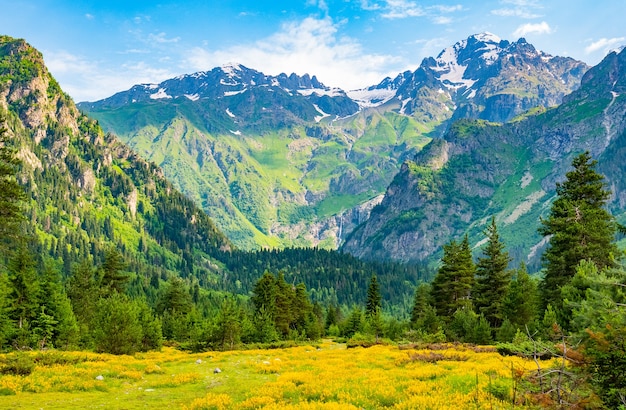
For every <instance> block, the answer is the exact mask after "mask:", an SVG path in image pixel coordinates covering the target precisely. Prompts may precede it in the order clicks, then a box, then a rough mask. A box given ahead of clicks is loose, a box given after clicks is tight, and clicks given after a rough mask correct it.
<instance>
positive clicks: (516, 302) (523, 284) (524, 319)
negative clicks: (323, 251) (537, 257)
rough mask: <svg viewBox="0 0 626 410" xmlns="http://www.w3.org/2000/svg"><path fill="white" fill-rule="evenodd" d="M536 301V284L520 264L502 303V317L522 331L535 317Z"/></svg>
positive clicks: (524, 266)
mask: <svg viewBox="0 0 626 410" xmlns="http://www.w3.org/2000/svg"><path fill="white" fill-rule="evenodd" d="M538 299H539V297H538V291H537V283H536V281H535V280H534V279H533V278H531V277H530V275H529V274H528V272H527V271H526V265H524V264H521V266H520V267H519V269H517V272H516V275H515V278H513V280H512V281H511V285H510V286H509V289H508V292H507V294H506V297H505V298H504V300H503V303H502V309H503V313H504V317H505V318H506V319H508V320H509V322H510V323H511V324H512V325H513V326H515V327H517V328H518V329H524V326H525V325H527V324H529V323H531V322H532V321H533V320H534V319H535V318H536V317H537V307H538V306H537V305H538V302H539V300H538Z"/></svg>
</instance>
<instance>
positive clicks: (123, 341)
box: [93, 292, 143, 354]
mask: <svg viewBox="0 0 626 410" xmlns="http://www.w3.org/2000/svg"><path fill="white" fill-rule="evenodd" d="M93 337H94V341H95V349H96V351H97V352H104V353H112V354H134V353H136V352H138V351H140V350H141V349H142V347H143V346H142V339H143V330H142V328H141V323H140V322H139V308H138V306H137V305H136V304H135V303H134V302H133V301H131V300H129V298H128V297H127V296H126V295H123V294H119V293H117V292H114V293H112V294H111V295H110V296H109V297H108V298H102V299H100V300H99V301H98V303H97V304H96V313H95V318H94V329H93Z"/></svg>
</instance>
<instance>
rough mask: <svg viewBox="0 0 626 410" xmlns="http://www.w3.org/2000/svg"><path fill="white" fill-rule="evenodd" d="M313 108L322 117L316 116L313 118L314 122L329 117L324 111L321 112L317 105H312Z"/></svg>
mask: <svg viewBox="0 0 626 410" xmlns="http://www.w3.org/2000/svg"><path fill="white" fill-rule="evenodd" d="M313 107H315V109H316V110H317V112H319V113H320V114H322V115H318V116H316V117H315V122H320V121H321V120H323V119H324V118H326V117H330V114H328V113H325V112H324V111H322V109H321V108H320V107H318V106H317V104H313Z"/></svg>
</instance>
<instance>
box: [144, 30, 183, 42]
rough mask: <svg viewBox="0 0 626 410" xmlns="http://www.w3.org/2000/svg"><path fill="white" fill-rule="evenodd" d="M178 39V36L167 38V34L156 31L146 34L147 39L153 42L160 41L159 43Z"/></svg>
mask: <svg viewBox="0 0 626 410" xmlns="http://www.w3.org/2000/svg"><path fill="white" fill-rule="evenodd" d="M179 40H180V37H174V38H167V35H166V34H165V33H163V32H161V33H158V34H149V35H148V41H150V42H153V43H160V44H165V43H178V41H179Z"/></svg>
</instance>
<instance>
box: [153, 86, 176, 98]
mask: <svg viewBox="0 0 626 410" xmlns="http://www.w3.org/2000/svg"><path fill="white" fill-rule="evenodd" d="M150 98H151V99H153V100H160V99H163V98H172V96H171V95H168V94H167V93H166V92H165V88H159V91H157V92H156V93H154V94H150Z"/></svg>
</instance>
